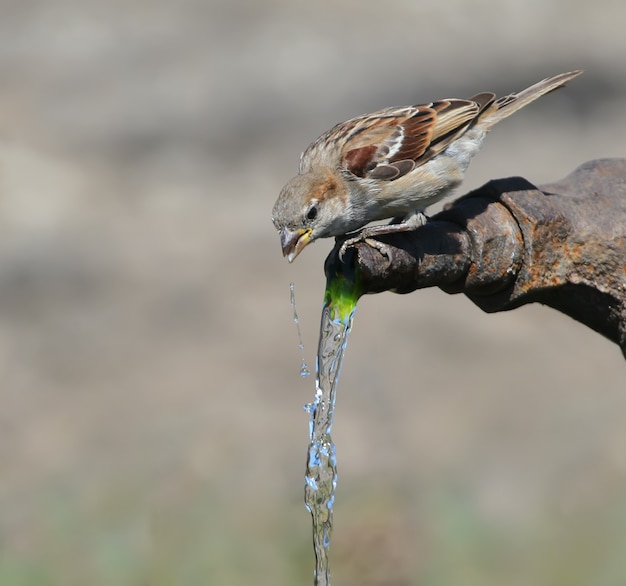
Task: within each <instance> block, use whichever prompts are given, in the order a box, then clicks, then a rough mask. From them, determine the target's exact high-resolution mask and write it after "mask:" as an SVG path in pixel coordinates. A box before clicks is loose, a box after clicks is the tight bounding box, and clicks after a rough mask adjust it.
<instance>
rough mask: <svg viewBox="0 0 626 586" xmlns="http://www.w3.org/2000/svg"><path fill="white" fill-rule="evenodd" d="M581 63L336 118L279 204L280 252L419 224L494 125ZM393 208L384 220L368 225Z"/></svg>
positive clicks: (459, 178) (303, 157)
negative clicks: (528, 81)
mask: <svg viewBox="0 0 626 586" xmlns="http://www.w3.org/2000/svg"><path fill="white" fill-rule="evenodd" d="M581 73H582V70H576V71H571V72H568V73H561V74H559V75H555V76H553V77H549V78H546V79H544V80H542V81H540V82H538V83H536V84H534V85H531V86H530V87H528V88H526V89H525V90H522V91H520V92H517V93H511V94H508V95H505V96H502V97H500V98H498V99H496V95H495V94H494V93H493V92H482V93H479V94H477V95H475V96H473V97H471V98H469V99H458V98H449V99H441V100H436V101H434V102H430V103H429V104H417V105H413V106H405V107H391V108H384V109H382V110H378V111H376V112H373V113H371V114H365V115H363V116H358V117H356V118H352V119H350V120H347V121H346V122H341V123H339V124H337V125H335V126H334V127H333V128H331V129H330V130H328V131H327V132H325V133H324V134H322V135H321V136H320V137H319V138H317V139H316V140H315V141H314V142H312V143H311V144H310V145H309V147H308V148H307V149H306V150H305V151H304V152H303V153H302V155H301V156H300V165H299V170H298V174H297V175H296V176H295V177H293V178H292V179H290V180H289V181H288V182H287V184H286V185H285V186H284V187H283V189H282V190H281V192H280V194H279V196H278V199H277V200H276V203H275V204H274V207H273V210H272V221H273V223H274V226H275V228H276V229H277V230H278V232H279V235H280V244H281V247H282V251H283V256H286V257H287V259H288V261H289V262H293V260H294V259H295V258H296V257H297V256H298V255H299V254H300V252H302V250H303V249H304V248H305V247H306V246H307V245H308V244H310V243H312V242H314V241H316V240H318V239H319V238H328V237H333V236H334V237H338V236H345V235H346V234H351V233H355V231H357V230H360V229H361V228H363V230H361V231H360V232H359V233H358V234H356V235H355V236H354V237H353V238H351V239H350V240H347V241H346V242H344V245H343V248H342V250H345V246H346V245H348V244H352V243H354V242H357V241H360V240H368V243H371V241H370V240H369V238H370V237H371V236H374V235H377V234H385V233H388V232H395V231H405V230H413V229H415V228H417V227H419V226H421V225H423V224H424V223H425V222H426V221H427V217H426V215H425V214H424V210H425V209H426V208H427V207H428V206H430V205H432V204H434V203H436V202H438V201H440V200H441V199H443V198H444V197H445V196H447V195H448V194H449V193H450V192H451V190H452V189H453V188H455V187H457V186H458V185H459V184H460V183H461V181H462V179H463V176H464V174H465V172H466V170H467V168H468V166H469V163H470V161H471V159H472V158H473V157H474V155H476V153H478V151H479V150H480V147H481V145H482V143H483V140H484V139H485V136H486V135H487V132H488V131H489V130H490V129H491V127H492V126H494V125H495V124H497V123H498V122H500V121H501V120H504V118H507V117H508V116H510V115H511V114H513V113H514V112H516V111H517V110H519V109H520V108H523V107H524V106H526V105H528V104H530V103H531V102H532V101H534V100H536V99H537V98H539V97H541V96H543V95H545V94H547V93H549V92H551V91H554V90H556V89H558V88H560V87H562V86H564V85H565V84H566V83H567V82H568V81H570V80H572V79H573V78H575V77H577V76H578V75H580V74H581ZM388 218H391V222H390V223H388V224H383V225H371V226H367V224H369V223H370V222H376V221H380V220H385V219H388ZM364 227H365V228H364ZM374 242H375V241H374ZM377 247H379V246H377Z"/></svg>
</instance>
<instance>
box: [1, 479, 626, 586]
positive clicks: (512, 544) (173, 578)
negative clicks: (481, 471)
mask: <svg viewBox="0 0 626 586" xmlns="http://www.w3.org/2000/svg"><path fill="white" fill-rule="evenodd" d="M210 492H211V491H210V490H208V489H207V490H206V493H207V494H206V495H204V494H202V493H201V491H199V490H195V491H191V492H188V491H182V492H181V493H179V494H176V495H174V496H173V498H169V497H172V495H169V497H165V498H164V497H163V496H162V495H161V496H160V497H159V498H157V499H155V498H154V495H153V494H152V495H151V496H148V498H142V494H141V493H139V492H137V491H136V490H128V491H125V490H118V491H116V493H115V494H114V495H113V494H112V493H109V494H108V495H107V496H105V497H103V498H100V499H95V500H91V501H89V502H84V501H81V500H80V499H77V500H71V499H64V498H60V497H59V498H57V499H47V500H46V501H45V502H44V503H43V504H42V505H41V506H39V507H37V508H36V510H35V511H33V513H34V515H33V516H32V517H31V518H30V520H29V523H28V524H27V525H26V526H23V527H21V528H19V527H15V531H14V533H12V534H11V533H6V534H4V535H3V536H2V538H3V546H2V551H1V552H0V584H2V585H3V586H61V585H63V586H73V585H76V586H78V585H81V586H85V585H89V586H104V585H107V586H108V585H116V586H126V585H129V586H130V585H133V586H174V585H176V586H192V585H193V586H195V585H204V584H207V585H213V584H219V585H222V584H223V585H228V586H238V585H242V586H243V585H244V584H245V585H249V584H255V585H267V586H269V585H270V584H271V585H274V586H276V585H283V584H284V585H293V584H312V567H313V554H312V550H311V545H310V529H309V519H308V513H307V512H306V510H305V509H304V507H303V505H302V504H301V503H300V502H295V501H294V502H287V503H285V505H284V507H283V508H282V509H276V508H275V507H274V508H272V507H265V506H264V503H263V502H259V503H255V502H253V501H246V502H243V503H236V502H235V501H230V502H226V501H224V500H223V499H221V500H220V499H219V498H215V495H210ZM146 494H148V495H150V491H146ZM183 495H184V497H185V498H181V496H183ZM416 503H417V496H416V499H415V501H414V502H411V500H410V495H405V496H401V495H400V494H397V493H388V494H384V493H381V492H378V493H374V492H370V491H367V490H365V491H361V493H360V494H356V493H354V494H350V492H347V491H343V490H340V493H339V496H338V501H337V505H336V512H335V523H336V532H335V535H334V540H333V544H332V552H331V553H332V570H333V577H334V582H333V583H334V584H335V585H336V586H357V585H361V586H374V585H387V586H391V585H394V586H401V585H411V584H415V585H418V584H419V585H420V586H422V585H423V586H435V585H436V586H441V585H449V586H453V585H455V586H456V585H463V586H474V585H476V586H479V585H480V586H486V585H491V584H493V585H496V584H497V585H499V586H500V585H502V584H506V585H508V586H518V585H519V586H522V585H529V584H530V585H543V584H545V585H551V586H560V585H563V586H578V585H580V586H583V585H594V586H621V585H623V584H625V583H626V561H624V551H626V497H624V498H617V499H615V500H614V501H613V502H604V503H602V504H601V505H599V506H598V505H594V506H592V507H588V508H587V509H586V510H584V511H576V514H567V515H565V514H563V513H557V512H555V511H543V512H542V511H536V512H533V519H532V520H530V519H529V520H528V522H527V523H525V524H523V527H520V526H517V527H515V528H511V527H510V526H506V525H505V524H496V523H495V522H494V521H493V520H491V521H490V520H488V519H486V518H485V517H484V516H483V515H481V514H480V513H479V512H478V510H477V509H476V508H474V507H472V506H471V501H469V500H468V499H466V498H464V497H463V495H462V494H461V495H459V494H458V493H457V494H454V495H453V494H452V492H448V493H447V492H446V490H445V487H443V488H442V489H441V490H440V491H439V492H438V493H437V494H431V495H430V496H428V497H427V498H424V495H421V498H420V500H419V502H418V503H417V504H416Z"/></svg>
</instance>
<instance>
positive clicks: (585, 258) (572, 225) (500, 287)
mask: <svg viewBox="0 0 626 586" xmlns="http://www.w3.org/2000/svg"><path fill="white" fill-rule="evenodd" d="M376 239H377V240H379V241H380V242H383V243H384V244H385V245H386V246H385V249H384V253H385V254H383V252H381V251H380V250H378V249H377V248H374V247H372V246H370V245H369V244H368V243H367V242H359V243H357V244H355V245H354V246H351V247H349V248H348V250H347V253H346V255H345V258H344V259H343V262H342V261H341V260H340V259H339V257H338V251H339V246H340V242H338V243H337V245H336V246H335V249H334V250H333V251H332V252H331V254H330V255H329V257H328V259H327V261H326V270H327V273H328V271H331V270H332V271H351V272H352V271H354V270H355V268H356V269H358V271H359V273H360V277H361V287H362V289H363V292H364V293H379V292H382V291H395V292H398V293H408V292H411V291H414V290H415V289H419V288H424V287H432V286H439V287H441V288H442V289H443V290H445V291H447V292H448V293H464V294H465V295H467V296H468V297H469V298H470V299H471V300H472V301H473V302H474V303H476V305H478V306H479V307H481V308H482V309H483V310H484V311H486V312H496V311H505V310H509V309H514V308H516V307H519V306H520V305H524V304H526V303H533V302H538V303H543V304H545V305H548V306H550V307H553V308H554V309H557V310H559V311H561V312H563V313H565V314H567V315H569V316H571V317H572V318H574V319H576V320H578V321H580V322H582V323H584V324H586V325H587V326H589V327H591V328H593V329H594V330H596V331H597V332H599V333H601V334H603V335H604V336H606V337H607V338H609V339H610V340H612V341H614V342H616V343H617V344H619V345H620V347H621V348H622V351H623V352H624V355H625V356H626V160H624V159H602V160H597V161H591V162H589V163H585V164H584V165H582V166H581V167H579V168H578V169H576V170H575V171H574V172H573V173H572V174H570V175H568V176H567V177H566V178H564V179H562V180H561V181H558V182H556V183H553V184H550V185H545V186H542V187H539V188H537V187H535V186H534V185H532V184H531V183H529V182H528V181H527V180H525V179H522V178H515V177H514V178H509V179H499V180H495V181H490V182H489V183H487V184H486V185H484V186H483V187H481V188H480V189H478V190H476V191H474V192H472V193H470V194H468V195H466V196H464V197H462V198H461V199H459V200H457V201H456V202H454V204H453V205H452V206H451V207H450V208H449V209H447V210H445V211H443V212H441V213H440V214H437V215H436V216H434V217H433V218H432V219H431V221H430V222H428V224H427V225H426V226H423V227H421V228H419V229H418V230H415V231H414V232H405V233H395V234H388V235H385V236H380V237H377V238H376Z"/></svg>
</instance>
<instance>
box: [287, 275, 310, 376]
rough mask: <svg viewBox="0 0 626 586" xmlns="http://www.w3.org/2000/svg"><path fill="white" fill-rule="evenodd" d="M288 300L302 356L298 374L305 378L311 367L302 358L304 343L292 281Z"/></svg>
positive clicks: (294, 287)
mask: <svg viewBox="0 0 626 586" xmlns="http://www.w3.org/2000/svg"><path fill="white" fill-rule="evenodd" d="M289 300H290V302H291V311H292V312H293V323H295V324H296V330H297V331H298V342H299V344H298V348H299V349H300V354H301V358H302V361H301V363H300V376H301V377H302V378H306V377H307V376H309V375H310V374H311V369H310V368H309V366H308V365H307V363H306V360H305V359H304V343H303V342H302V332H301V331H300V318H299V317H298V312H297V311H296V286H295V284H294V283H290V285H289Z"/></svg>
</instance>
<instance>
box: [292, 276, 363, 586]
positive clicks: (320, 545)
mask: <svg viewBox="0 0 626 586" xmlns="http://www.w3.org/2000/svg"><path fill="white" fill-rule="evenodd" d="M357 298H358V296H357V294H356V287H355V285H354V283H353V282H352V281H349V280H346V279H345V278H344V277H342V276H334V277H332V278H330V277H329V280H328V283H327V288H326V295H325V299H324V306H323V308H322V319H321V324H320V338H319V344H318V349H317V360H316V365H315V366H316V381H315V397H314V399H313V402H312V403H310V404H308V405H306V406H305V409H306V410H307V411H308V413H309V414H310V420H309V435H310V443H309V448H308V452H307V462H306V475H305V484H304V502H305V504H306V507H307V509H308V510H309V511H310V513H311V518H312V521H313V548H314V551H315V572H314V584H315V586H330V566H329V548H330V537H331V532H332V524H333V505H334V501H335V488H336V486H337V458H336V450H335V444H334V443H333V440H332V436H331V429H332V425H333V418H334V409H335V401H336V393H337V384H338V382H339V374H340V372H341V365H342V362H343V357H344V354H345V350H346V345H347V342H348V334H349V333H350V329H351V327H352V321H353V318H354V311H355V309H356V300H357Z"/></svg>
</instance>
